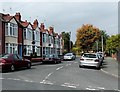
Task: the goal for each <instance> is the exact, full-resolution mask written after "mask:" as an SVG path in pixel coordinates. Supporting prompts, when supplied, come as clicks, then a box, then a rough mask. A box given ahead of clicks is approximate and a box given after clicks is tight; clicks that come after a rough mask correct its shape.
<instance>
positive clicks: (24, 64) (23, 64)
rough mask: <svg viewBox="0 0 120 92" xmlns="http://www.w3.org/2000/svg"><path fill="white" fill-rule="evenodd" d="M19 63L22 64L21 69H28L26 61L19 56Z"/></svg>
mask: <svg viewBox="0 0 120 92" xmlns="http://www.w3.org/2000/svg"><path fill="white" fill-rule="evenodd" d="M17 57H18V59H19V62H20V67H26V66H27V62H25V59H23V58H22V57H21V56H20V55H17Z"/></svg>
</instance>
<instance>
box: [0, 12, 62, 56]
mask: <svg viewBox="0 0 120 92" xmlns="http://www.w3.org/2000/svg"><path fill="white" fill-rule="evenodd" d="M61 41H62V38H61V37H60V35H58V34H57V33H55V32H54V28H53V27H49V28H48V29H46V28H45V25H44V23H41V24H40V25H39V23H38V20H37V19H36V20H34V22H33V24H31V23H30V22H28V21H27V20H25V21H23V20H21V15H20V13H16V14H15V15H14V16H10V15H9V14H2V13H0V54H3V53H17V54H19V55H21V56H30V55H31V53H37V56H40V57H42V56H44V55H48V54H58V55H61V54H62V44H61Z"/></svg>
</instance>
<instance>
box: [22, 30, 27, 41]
mask: <svg viewBox="0 0 120 92" xmlns="http://www.w3.org/2000/svg"><path fill="white" fill-rule="evenodd" d="M23 30H24V39H27V37H26V29H23Z"/></svg>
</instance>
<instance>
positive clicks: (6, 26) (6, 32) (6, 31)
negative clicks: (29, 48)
mask: <svg viewBox="0 0 120 92" xmlns="http://www.w3.org/2000/svg"><path fill="white" fill-rule="evenodd" d="M5 35H9V34H8V23H5Z"/></svg>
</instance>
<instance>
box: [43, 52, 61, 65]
mask: <svg viewBox="0 0 120 92" xmlns="http://www.w3.org/2000/svg"><path fill="white" fill-rule="evenodd" d="M42 62H43V63H45V62H48V63H55V64H56V63H61V59H60V58H59V57H58V55H54V54H50V55H45V56H44V57H43V60H42Z"/></svg>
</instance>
